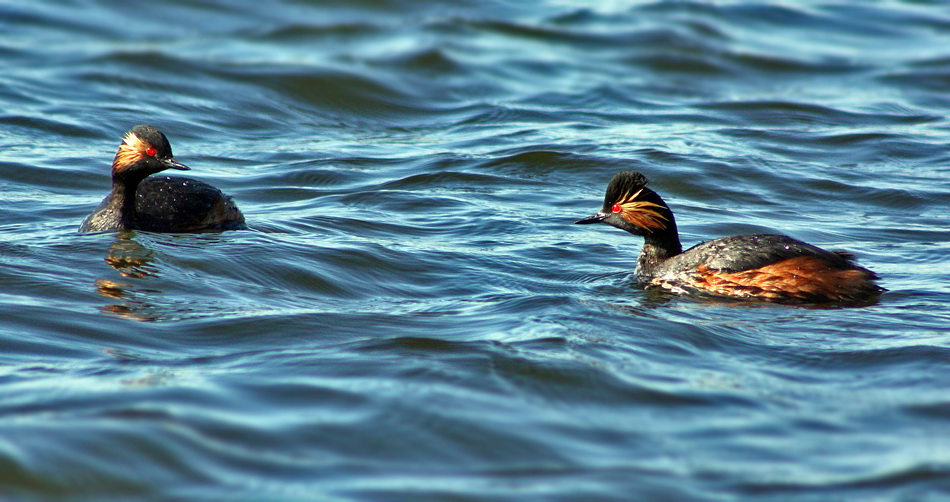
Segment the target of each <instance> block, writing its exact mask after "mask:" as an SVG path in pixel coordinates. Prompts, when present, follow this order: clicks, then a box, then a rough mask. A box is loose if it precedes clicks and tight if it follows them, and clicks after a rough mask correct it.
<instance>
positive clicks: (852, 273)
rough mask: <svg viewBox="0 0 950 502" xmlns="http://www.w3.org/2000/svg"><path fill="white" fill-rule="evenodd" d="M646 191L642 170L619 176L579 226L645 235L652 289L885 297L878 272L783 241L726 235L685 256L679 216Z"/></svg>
mask: <svg viewBox="0 0 950 502" xmlns="http://www.w3.org/2000/svg"><path fill="white" fill-rule="evenodd" d="M646 185H647V179H646V177H644V176H643V175H642V174H640V173H638V172H636V171H623V172H620V173H618V174H617V175H615V176H614V177H613V179H612V180H611V181H610V184H609V185H608V187H607V193H606V195H605V197H604V206H603V208H602V209H601V211H600V212H598V213H597V214H595V215H593V216H590V217H588V218H584V219H582V220H579V221H577V222H576V223H580V224H587V223H606V224H608V225H611V226H614V227H617V228H619V229H622V230H626V231H627V232H630V233H632V234H634V235H639V236H642V237H643V238H644V244H643V250H642V251H641V252H640V257H639V258H638V259H637V268H636V273H637V275H638V276H639V277H640V280H641V281H642V282H643V283H644V284H646V285H647V286H654V287H660V288H663V289H667V290H670V291H672V292H675V293H687V292H705V293H709V294H712V295H716V296H725V297H734V298H756V299H762V300H769V301H777V302H800V303H825V302H840V303H867V302H870V301H873V300H874V299H876V298H877V296H879V295H880V294H881V293H882V292H883V291H885V290H884V289H883V288H881V287H879V286H877V285H876V284H875V283H874V281H875V280H877V279H878V276H877V274H875V273H874V272H871V271H870V270H868V269H866V268H863V267H860V266H858V265H856V264H855V263H854V257H853V255H851V253H848V252H844V251H826V250H824V249H821V248H818V247H815V246H812V245H811V244H806V243H804V242H801V241H798V240H795V239H792V238H791V237H786V236H784V235H773V234H751V235H737V236H734V237H723V238H719V239H714V240H711V241H708V242H703V243H701V244H698V245H696V246H693V247H692V248H690V249H687V250H686V251H683V247H682V245H681V244H680V239H679V233H678V232H677V230H676V221H675V220H674V219H673V212H672V211H671V210H670V208H669V206H667V204H666V202H664V201H663V199H662V198H661V197H660V196H659V195H658V194H657V193H656V192H654V191H653V190H651V189H649V188H647V186H646Z"/></svg>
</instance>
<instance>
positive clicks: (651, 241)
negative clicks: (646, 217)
mask: <svg viewBox="0 0 950 502" xmlns="http://www.w3.org/2000/svg"><path fill="white" fill-rule="evenodd" d="M668 219H669V221H668V222H667V225H666V227H665V228H663V229H662V230H655V231H653V232H650V233H648V234H646V235H644V243H643V251H641V252H640V257H639V258H637V273H638V274H640V275H651V274H652V272H653V271H654V270H655V269H656V268H657V267H658V266H659V265H660V263H662V262H664V261H666V260H669V259H670V258H672V257H674V256H676V255H678V254H680V253H682V252H683V245H682V244H680V237H679V232H677V231H676V222H675V221H674V220H673V213H672V212H669V215H668Z"/></svg>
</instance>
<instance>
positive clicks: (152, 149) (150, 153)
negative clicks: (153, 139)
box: [145, 146, 155, 157]
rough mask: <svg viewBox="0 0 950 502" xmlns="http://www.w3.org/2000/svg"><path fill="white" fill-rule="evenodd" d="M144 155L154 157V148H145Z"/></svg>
mask: <svg viewBox="0 0 950 502" xmlns="http://www.w3.org/2000/svg"><path fill="white" fill-rule="evenodd" d="M145 154H146V155H148V156H149V157H154V156H155V147H154V146H150V147H148V148H146V149H145Z"/></svg>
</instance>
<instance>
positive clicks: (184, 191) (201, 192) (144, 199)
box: [79, 125, 247, 232]
mask: <svg viewBox="0 0 950 502" xmlns="http://www.w3.org/2000/svg"><path fill="white" fill-rule="evenodd" d="M166 169H178V170H182V171H187V170H189V169H190V168H189V167H188V166H186V165H184V164H182V163H181V162H178V161H177V160H175V158H174V157H173V156H172V147H171V145H170V144H169V143H168V139H167V138H166V137H165V135H164V134H162V132H161V131H159V130H158V129H156V128H154V127H152V126H149V125H137V126H135V127H133V128H132V130H130V131H129V132H127V133H126V134H125V137H124V138H123V141H122V144H121V145H119V150H118V152H116V154H115V159H114V160H113V161H112V191H111V192H109V195H108V196H106V198H105V199H103V201H102V203H100V204H99V207H97V208H96V210H95V211H93V212H92V214H90V215H89V216H88V217H87V218H86V219H85V220H84V221H83V222H82V225H81V226H80V227H79V231H80V232H100V231H116V230H145V231H149V232H202V231H209V230H244V229H247V225H246V224H245V222H244V215H243V214H242V213H241V210H240V209H238V207H237V205H236V204H235V203H234V201H233V200H232V199H231V197H229V196H227V195H225V194H223V193H222V192H221V190H218V189H217V188H215V187H213V186H211V185H209V184H207V183H205V182H202V181H198V180H195V179H192V178H185V177H180V176H149V175H151V174H155V173H159V172H161V171H164V170H166Z"/></svg>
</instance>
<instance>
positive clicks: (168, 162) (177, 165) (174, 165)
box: [161, 157, 191, 171]
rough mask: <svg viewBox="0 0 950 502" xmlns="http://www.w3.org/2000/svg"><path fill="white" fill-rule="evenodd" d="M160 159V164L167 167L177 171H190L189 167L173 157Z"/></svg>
mask: <svg viewBox="0 0 950 502" xmlns="http://www.w3.org/2000/svg"><path fill="white" fill-rule="evenodd" d="M161 160H162V165H164V166H165V167H167V168H168V169H178V170H179V171H191V168H190V167H188V166H186V165H184V164H182V163H181V162H178V161H177V160H175V159H174V158H173V157H169V158H167V159H161Z"/></svg>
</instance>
